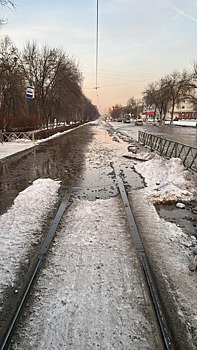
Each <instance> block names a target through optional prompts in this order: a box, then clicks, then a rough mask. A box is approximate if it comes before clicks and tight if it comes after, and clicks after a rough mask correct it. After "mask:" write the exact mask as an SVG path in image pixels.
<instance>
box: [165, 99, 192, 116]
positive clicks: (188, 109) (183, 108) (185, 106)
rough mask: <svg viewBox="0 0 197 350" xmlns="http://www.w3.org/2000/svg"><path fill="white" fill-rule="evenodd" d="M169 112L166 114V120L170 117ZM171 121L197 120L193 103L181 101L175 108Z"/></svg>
mask: <svg viewBox="0 0 197 350" xmlns="http://www.w3.org/2000/svg"><path fill="white" fill-rule="evenodd" d="M170 112H171V111H170V110H169V111H168V113H167V119H168V118H170V117H171V114H170ZM173 119H184V120H185V119H197V111H196V108H195V106H194V104H193V103H191V102H189V101H187V100H183V101H182V102H180V104H179V105H177V106H175V109H174V117H173Z"/></svg>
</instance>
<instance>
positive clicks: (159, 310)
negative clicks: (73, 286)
mask: <svg viewBox="0 0 197 350" xmlns="http://www.w3.org/2000/svg"><path fill="white" fill-rule="evenodd" d="M114 173H115V176H116V183H117V187H118V190H119V192H120V195H121V198H122V202H123V205H124V209H125V212H126V216H127V221H128V225H129V228H130V233H131V236H132V240H133V243H134V245H135V248H136V251H137V255H138V259H139V261H140V266H141V269H142V271H143V273H144V276H145V280H146V282H147V286H148V289H149V292H150V297H151V300H152V303H153V307H154V310H155V317H156V319H157V323H158V325H159V329H160V333H161V338H162V339H163V348H164V349H166V350H178V348H177V347H176V345H175V341H174V339H173V335H172V334H171V332H170V327H169V326H168V322H167V320H166V317H165V313H164V311H163V307H162V305H161V303H160V300H159V295H158V292H157V288H156V286H155V282H154V278H153V277H152V274H151V271H150V268H149V266H148V263H147V259H146V254H145V250H144V246H143V243H142V241H141V238H140V235H139V232H138V229H137V226H136V224H135V219H134V216H133V213H132V211H131V207H130V204H129V201H128V197H127V193H126V190H125V187H124V184H123V181H122V179H121V177H120V176H119V174H118V170H116V169H115V167H114ZM70 198H71V193H67V195H65V197H64V198H63V200H62V202H61V204H60V206H59V209H58V211H57V213H56V215H55V218H54V220H53V222H52V225H51V227H50V229H49V231H48V234H47V236H46V238H45V240H44V242H43V244H42V246H41V248H40V250H39V253H38V255H37V259H36V262H35V264H34V266H33V268H32V271H31V274H30V276H29V279H28V281H27V282H26V285H25V286H24V289H23V294H22V295H21V298H20V300H19V301H18V304H17V306H16V308H15V310H14V311H13V313H12V314H11V315H10V319H9V320H8V324H7V328H6V330H5V332H4V334H3V337H2V339H1V341H0V350H4V349H7V348H8V346H9V343H10V341H11V338H12V335H13V332H14V328H15V326H16V324H17V321H18V320H19V317H20V315H21V312H22V309H23V306H24V305H25V302H26V299H27V297H28V294H29V292H30V290H31V287H32V286H33V283H34V280H35V278H36V276H37V273H38V272H39V270H40V267H41V265H42V262H43V260H44V258H45V255H46V254H47V251H48V249H49V247H50V244H51V242H52V240H53V237H54V235H55V233H56V230H57V227H58V225H59V223H60V220H61V218H62V216H63V214H64V212H65V210H66V209H67V208H68V207H69V205H70V204H71V203H72V202H71V200H70Z"/></svg>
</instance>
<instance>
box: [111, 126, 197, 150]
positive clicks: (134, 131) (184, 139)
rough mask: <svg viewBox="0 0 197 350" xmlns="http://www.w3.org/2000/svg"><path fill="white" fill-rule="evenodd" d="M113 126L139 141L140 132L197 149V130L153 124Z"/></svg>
mask: <svg viewBox="0 0 197 350" xmlns="http://www.w3.org/2000/svg"><path fill="white" fill-rule="evenodd" d="M111 125H112V126H113V127H114V128H115V129H116V130H119V131H121V132H123V133H126V134H127V135H128V136H130V137H132V138H134V139H135V140H137V138H138V131H139V130H140V131H143V132H147V133H149V134H153V135H159V136H163V137H165V138H167V139H169V140H172V141H176V142H179V143H183V144H186V145H189V146H192V147H197V128H195V127H182V126H173V125H163V126H155V125H153V124H152V123H144V125H143V126H136V125H135V124H134V123H133V122H131V123H128V124H127V123H118V122H111Z"/></svg>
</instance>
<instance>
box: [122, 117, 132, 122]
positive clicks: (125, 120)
mask: <svg viewBox="0 0 197 350" xmlns="http://www.w3.org/2000/svg"><path fill="white" fill-rule="evenodd" d="M123 122H124V123H131V120H130V118H124V119H123Z"/></svg>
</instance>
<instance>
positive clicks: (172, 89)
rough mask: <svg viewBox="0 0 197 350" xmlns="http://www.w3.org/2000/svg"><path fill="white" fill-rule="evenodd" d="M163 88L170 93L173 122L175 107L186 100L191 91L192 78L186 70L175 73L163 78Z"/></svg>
mask: <svg viewBox="0 0 197 350" xmlns="http://www.w3.org/2000/svg"><path fill="white" fill-rule="evenodd" d="M163 86H164V88H165V89H166V90H167V91H168V93H169V97H170V102H171V122H172V121H173V116H174V109H175V106H176V105H179V103H180V102H181V101H183V100H185V99H186V97H187V93H188V92H189V91H190V90H191V76H190V74H188V72H187V71H186V70H184V71H183V72H178V71H174V72H173V73H171V74H169V75H167V76H166V77H165V78H163Z"/></svg>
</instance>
